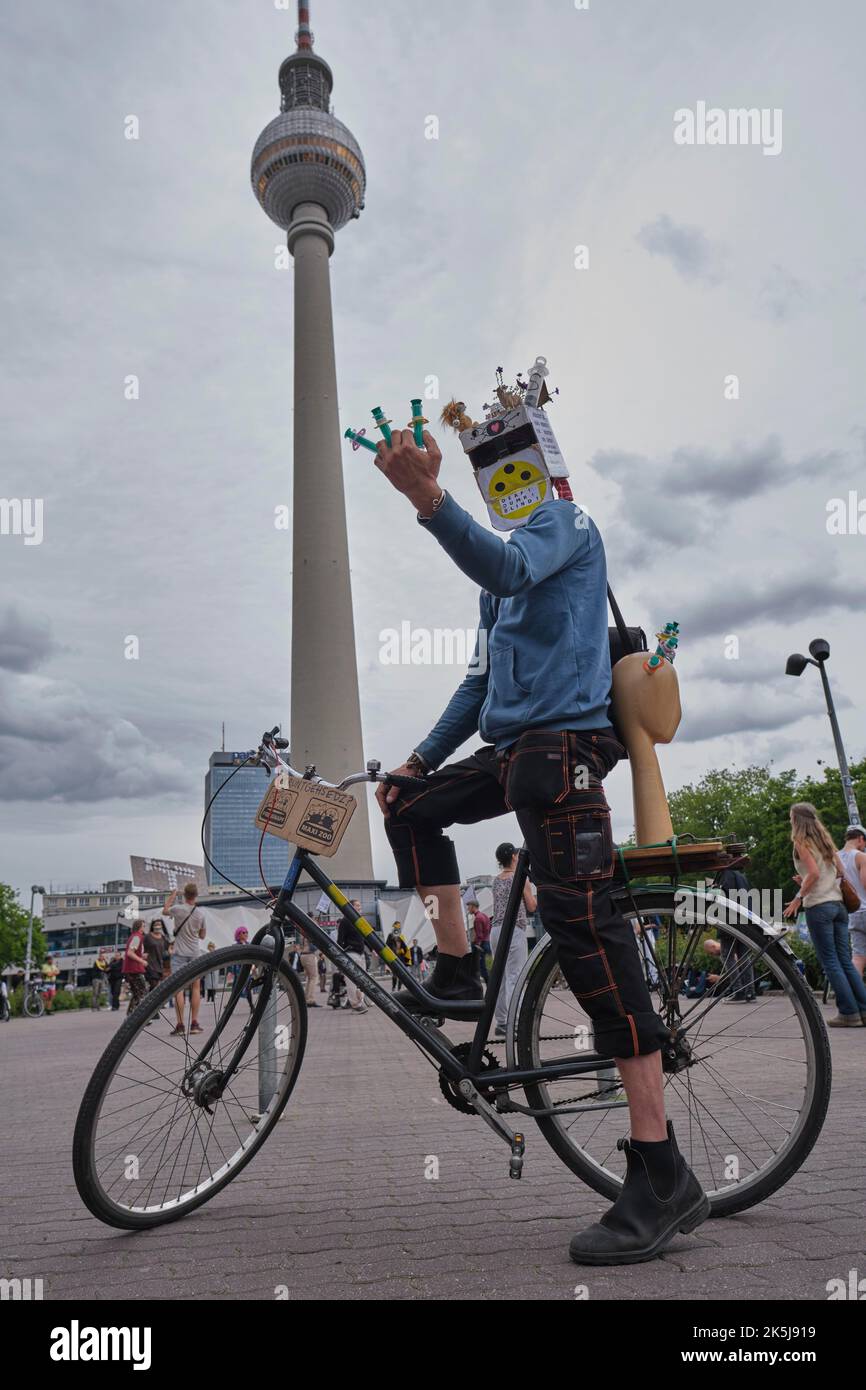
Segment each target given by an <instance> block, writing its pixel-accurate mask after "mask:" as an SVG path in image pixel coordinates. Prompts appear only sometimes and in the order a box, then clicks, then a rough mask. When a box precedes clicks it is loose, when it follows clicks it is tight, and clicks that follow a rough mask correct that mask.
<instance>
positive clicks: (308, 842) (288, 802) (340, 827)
mask: <svg viewBox="0 0 866 1390" xmlns="http://www.w3.org/2000/svg"><path fill="white" fill-rule="evenodd" d="M357 805H358V803H357V801H356V800H355V798H354V796H352V795H351V793H350V792H341V791H338V790H337V788H336V787H324V786H322V785H321V784H320V783H318V782H309V781H305V780H304V778H302V777H289V776H287V775H286V774H285V773H281V774H280V775H279V776H278V777H276V778H275V779H274V781H273V782H272V783H271V785H270V786H269V787H268V789H267V791H266V792H265V794H264V796H263V797H262V801H261V805H260V806H259V809H258V811H257V812H256V816H255V824H256V825H257V826H258V828H259V830H264V831H266V832H267V834H268V835H277V836H278V837H279V838H280V839H281V840H290V841H291V843H292V844H295V845H298V846H299V847H300V848H301V849H308V850H310V851H311V852H312V853H313V854H321V855H322V856H323V857H324V858H326V859H330V858H331V856H332V855H333V854H336V853H337V850H338V849H339V847H340V841H341V840H342V838H343V836H344V835H345V833H346V827H347V825H348V824H349V821H350V820H351V819H352V815H353V813H354V810H355V808H356V806H357Z"/></svg>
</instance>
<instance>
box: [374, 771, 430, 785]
mask: <svg viewBox="0 0 866 1390" xmlns="http://www.w3.org/2000/svg"><path fill="white" fill-rule="evenodd" d="M382 781H383V782H385V783H386V785H387V784H388V783H390V785H391V786H392V787H426V786H427V779H426V777H404V776H403V774H402V773H394V774H393V775H392V774H391V773H390V772H389V773H387V774H386V776H385V777H383V778H382Z"/></svg>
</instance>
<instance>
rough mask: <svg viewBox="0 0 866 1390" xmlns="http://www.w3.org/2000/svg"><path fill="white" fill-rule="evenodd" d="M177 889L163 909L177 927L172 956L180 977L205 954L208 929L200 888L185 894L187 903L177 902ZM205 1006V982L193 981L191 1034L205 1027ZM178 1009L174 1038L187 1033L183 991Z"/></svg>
mask: <svg viewBox="0 0 866 1390" xmlns="http://www.w3.org/2000/svg"><path fill="white" fill-rule="evenodd" d="M176 898H177V889H173V890H172V892H171V893H169V895H168V897H167V898H166V900H165V904H164V906H163V909H162V915H163V917H170V918H171V919H172V922H173V923H174V940H173V942H172V947H173V949H172V952H171V973H172V975H175V974H177V972H178V971H179V970H182V969H183V968H184V966H186V965H189V963H190V961H192V960H195V959H196V957H197V956H198V955H200V953H201V946H200V942H202V941H203V940H204V938H205V936H206V935H207V929H206V927H205V921H204V913H203V912H202V910H201V908H200V907H199V906H198V887H197V886H196V884H194V883H188V884H187V885H186V886H185V888H184V890H183V902H180V903H178V902H176V901H175V899H176ZM200 1004H201V981H200V979H196V980H194V981H193V985H192V990H191V994H190V1026H189V1031H190V1032H191V1033H200V1032H201V1031H202V1029H201V1025H200V1024H199V1021H198V1011H199V1006H200ZM174 1007H175V1012H176V1014H177V1026H176V1027H175V1028H173V1029H172V1034H173V1035H174V1036H180V1035H181V1034H182V1033H183V1032H184V1026H183V1010H184V994H183V990H181V991H179V993H177V994H176V995H175V996H174Z"/></svg>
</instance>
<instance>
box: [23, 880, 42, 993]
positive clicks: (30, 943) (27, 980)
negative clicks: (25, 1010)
mask: <svg viewBox="0 0 866 1390" xmlns="http://www.w3.org/2000/svg"><path fill="white" fill-rule="evenodd" d="M37 893H40V894H41V895H42V897H44V896H45V889H44V888H42V887H40V885H39V884H38V883H34V884H33V885H32V886H31V888H30V921H29V922H28V923H27V955H26V956H25V958H24V989H25V992H26V990H27V986H28V985H29V984H30V967H31V964H32V962H33V899H34V898H35V897H36V894H37Z"/></svg>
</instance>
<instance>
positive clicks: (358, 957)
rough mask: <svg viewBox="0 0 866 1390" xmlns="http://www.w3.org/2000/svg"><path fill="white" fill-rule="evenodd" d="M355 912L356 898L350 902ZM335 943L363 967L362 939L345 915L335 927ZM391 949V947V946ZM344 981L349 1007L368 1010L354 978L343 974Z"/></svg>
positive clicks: (355, 1010)
mask: <svg viewBox="0 0 866 1390" xmlns="http://www.w3.org/2000/svg"><path fill="white" fill-rule="evenodd" d="M352 906H353V907H354V909H355V911H356V912H360V911H361V904H360V903H359V902H358V901H357V899H356V900H355V901H354V902H353V903H352ZM337 945H338V946H340V947H342V949H343V950H344V951H345V952H346V955H347V956H351V957H352V960H353V961H354V962H355V964H356V965H360V966H361V968H362V969H363V968H364V941H363V938H362V936H361V933H360V932H359V931H358V929H357V927H353V926H352V923H351V922H347V921H346V918H345V917H341V918H340V925H339V927H338V929H337ZM392 949H393V948H392ZM344 979H345V981H346V995H347V998H348V1001H349V1008H350V1009H351V1010H352V1011H353V1013H356V1014H365V1013H367V1012H368V1009H367V1001H366V1000H365V998H364V996H363V994H362V993H361V991H360V989H359V988H358V986H357V985H356V984H355V982H354V980H352V979H350V978H349V976H348V975H345V976H344Z"/></svg>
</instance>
